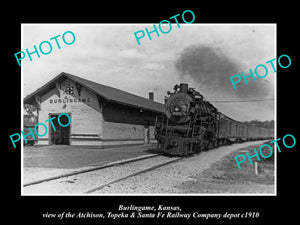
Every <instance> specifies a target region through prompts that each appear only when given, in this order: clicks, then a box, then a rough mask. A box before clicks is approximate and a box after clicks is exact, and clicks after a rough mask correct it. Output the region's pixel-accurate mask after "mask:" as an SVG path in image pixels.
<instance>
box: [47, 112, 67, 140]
mask: <svg viewBox="0 0 300 225" xmlns="http://www.w3.org/2000/svg"><path fill="white" fill-rule="evenodd" d="M58 115H59V114H49V116H50V117H49V118H52V117H54V116H55V119H54V120H52V122H53V125H54V127H55V130H54V129H53V127H52V126H51V125H49V127H50V137H49V138H50V139H49V140H50V141H49V142H50V143H49V144H50V145H69V144H70V126H71V124H70V125H69V126H67V127H62V126H60V124H59V123H58V120H57V117H58ZM59 119H60V122H61V123H62V124H68V121H69V120H68V117H67V116H66V115H61V117H60V118H59Z"/></svg>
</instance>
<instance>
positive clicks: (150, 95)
mask: <svg viewBox="0 0 300 225" xmlns="http://www.w3.org/2000/svg"><path fill="white" fill-rule="evenodd" d="M149 100H151V101H154V93H153V92H149Z"/></svg>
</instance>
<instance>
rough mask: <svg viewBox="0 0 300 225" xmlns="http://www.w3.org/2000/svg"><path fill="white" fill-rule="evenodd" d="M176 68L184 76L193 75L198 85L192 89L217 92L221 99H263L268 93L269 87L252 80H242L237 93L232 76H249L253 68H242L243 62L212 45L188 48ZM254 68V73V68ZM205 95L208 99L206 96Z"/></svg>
mask: <svg viewBox="0 0 300 225" xmlns="http://www.w3.org/2000/svg"><path fill="white" fill-rule="evenodd" d="M175 67H176V69H177V70H178V71H179V72H180V75H181V76H182V77H183V76H190V78H192V80H193V81H194V82H196V84H190V86H192V87H197V86H198V87H199V86H200V87H202V90H203V91H204V90H208V91H213V92H215V93H217V94H218V95H220V96H224V95H225V96H230V97H235V98H239V99H251V98H252V99H253V98H256V99H257V98H259V99H260V98H264V97H265V94H266V93H267V90H266V85H267V84H266V83H265V82H262V81H261V80H260V81H259V80H258V79H256V81H255V82H254V81H253V79H252V78H251V77H249V78H247V81H248V85H245V82H244V80H243V78H242V79H241V81H240V83H238V84H237V90H234V88H233V85H232V83H231V80H230V77H231V76H233V75H235V74H239V75H240V76H242V75H241V72H244V74H245V76H246V75H249V74H250V71H249V69H250V65H249V67H248V68H242V66H241V63H239V62H237V61H234V60H233V59H231V58H230V57H228V56H226V55H225V54H223V53H222V52H221V51H220V50H218V49H216V48H213V47H211V46H205V45H197V46H190V47H188V48H186V49H184V50H183V51H182V53H181V54H180V56H179V57H178V59H177V60H176V62H175ZM243 67H244V66H243ZM251 69H252V71H253V73H254V68H251ZM200 92H201V90H200ZM203 94H204V96H205V93H203Z"/></svg>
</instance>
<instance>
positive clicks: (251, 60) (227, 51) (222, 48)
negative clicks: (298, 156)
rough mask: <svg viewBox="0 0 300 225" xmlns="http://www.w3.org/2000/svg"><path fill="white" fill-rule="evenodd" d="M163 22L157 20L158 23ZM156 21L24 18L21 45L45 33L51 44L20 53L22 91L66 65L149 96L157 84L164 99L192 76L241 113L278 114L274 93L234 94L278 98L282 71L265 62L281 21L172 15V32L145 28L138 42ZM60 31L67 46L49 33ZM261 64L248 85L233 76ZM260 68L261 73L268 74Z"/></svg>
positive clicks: (221, 106) (234, 114)
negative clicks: (188, 19)
mask: <svg viewBox="0 0 300 225" xmlns="http://www.w3.org/2000/svg"><path fill="white" fill-rule="evenodd" d="M158 23H159V21H158V22H154V23H153V24H156V26H157V27H158ZM153 24H125V25H124V24H22V39H21V40H22V43H21V50H22V51H25V49H28V50H29V52H32V51H34V47H33V46H34V45H35V46H36V47H37V48H38V46H39V44H40V43H41V42H42V41H49V42H50V43H51V44H52V48H53V49H52V52H51V53H50V54H48V55H43V54H41V53H40V58H38V57H37V55H36V54H33V55H32V56H31V57H32V61H30V60H29V59H28V56H26V57H25V59H24V60H22V62H21V63H22V68H21V70H22V80H23V97H25V96H27V95H28V94H30V93H32V92H33V91H35V90H36V89H38V88H40V87H41V86H42V85H43V84H45V83H46V82H48V81H49V80H51V79H52V78H53V77H55V76H57V75H58V74H59V73H61V72H66V73H70V74H73V75H76V76H80V77H82V78H85V79H88V80H91V81H94V82H97V83H101V84H104V85H108V86H111V87H115V88H118V89H121V90H124V91H127V92H130V93H133V94H136V95H139V96H142V97H145V98H148V93H149V92H154V100H155V101H158V102H161V103H163V102H164V96H165V95H166V93H167V91H172V90H173V87H174V85H175V84H179V83H188V84H189V87H193V88H195V89H196V90H197V91H199V92H200V93H201V94H202V95H203V96H204V97H205V99H206V100H208V101H211V102H212V104H214V105H215V106H216V107H217V108H218V110H219V111H221V112H222V113H224V114H226V115H227V116H229V117H231V118H233V119H235V120H239V121H246V120H248V121H249V120H256V119H257V120H262V121H264V120H272V119H274V115H275V112H274V101H257V102H232V101H247V100H262V99H273V98H275V95H274V86H275V83H276V73H274V72H273V70H272V67H271V65H270V64H266V61H269V60H271V59H273V58H275V57H276V25H275V24H199V23H198V24H184V23H183V22H182V23H180V28H178V27H177V24H176V23H174V24H172V29H171V31H170V32H169V33H167V34H163V33H161V32H159V34H160V36H159V37H158V36H157V35H156V33H152V34H151V37H152V40H149V38H148V36H147V34H146V35H145V37H144V38H142V39H140V43H141V44H140V45H138V43H137V41H136V39H135V36H134V32H137V31H139V30H143V31H145V27H147V28H148V29H149V30H150V31H151V30H152V29H153ZM168 28H169V27H168V25H163V26H162V29H163V30H168ZM66 31H72V32H73V33H74V34H75V37H76V40H75V42H74V43H73V44H71V45H66V44H65V43H64V42H63V41H62V39H61V36H62V34H63V33H64V32H66ZM57 35H60V37H59V38H58V41H59V43H60V46H61V49H58V48H57V45H56V43H55V41H54V40H52V41H50V38H52V37H54V36H57ZM67 37H68V38H70V36H67V35H66V39H67ZM70 39H71V38H70ZM44 48H45V49H44V51H46V50H47V46H46V45H44ZM21 50H20V51H21ZM275 62H276V61H275ZM16 63H17V62H16ZM259 64H263V65H265V66H266V67H267V68H268V75H267V76H266V77H265V78H256V81H255V82H254V81H253V80H252V81H251V79H252V78H251V77H250V78H248V79H247V80H248V82H249V84H248V85H245V82H244V81H243V79H242V80H241V82H239V83H238V84H236V86H237V90H234V88H233V86H232V84H231V81H230V77H231V76H233V75H235V74H239V75H240V76H241V73H242V72H243V73H244V74H245V75H249V74H250V71H249V69H252V70H253V73H254V69H255V67H256V66H257V65H259ZM274 64H275V66H276V63H274ZM261 69H262V67H260V69H258V73H259V74H262V75H263V74H264V73H265V71H264V70H261ZM217 101H226V102H217ZM228 101H229V102H228ZM230 101H231V102H230Z"/></svg>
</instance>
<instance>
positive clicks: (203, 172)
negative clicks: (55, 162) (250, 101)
mask: <svg viewBox="0 0 300 225" xmlns="http://www.w3.org/2000/svg"><path fill="white" fill-rule="evenodd" d="M262 144H263V141H256V142H245V143H241V144H234V145H228V146H221V147H218V148H216V149H213V150H210V151H206V152H202V153H200V154H197V155H194V156H191V157H187V158H183V159H182V160H181V161H179V162H176V163H174V164H170V165H167V166H164V167H162V168H159V169H157V170H154V171H150V172H148V173H145V174H143V175H140V176H136V177H132V178H129V179H127V180H124V181H122V182H119V183H117V184H112V185H110V186H109V187H106V188H104V189H102V190H99V191H97V192H96V193H95V194H101V193H116V194H117V193H123V194H125V193H126V194H154V193H156V194H228V195H230V194H275V192H274V163H273V161H272V160H271V161H261V162H259V163H258V165H259V166H258V172H259V173H258V175H255V174H254V166H253V165H250V163H247V162H245V163H243V164H242V169H241V170H239V169H238V166H237V164H236V161H235V159H234V157H235V156H237V155H239V154H245V151H251V150H253V148H255V147H256V148H259V147H260V146H261V145H262Z"/></svg>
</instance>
